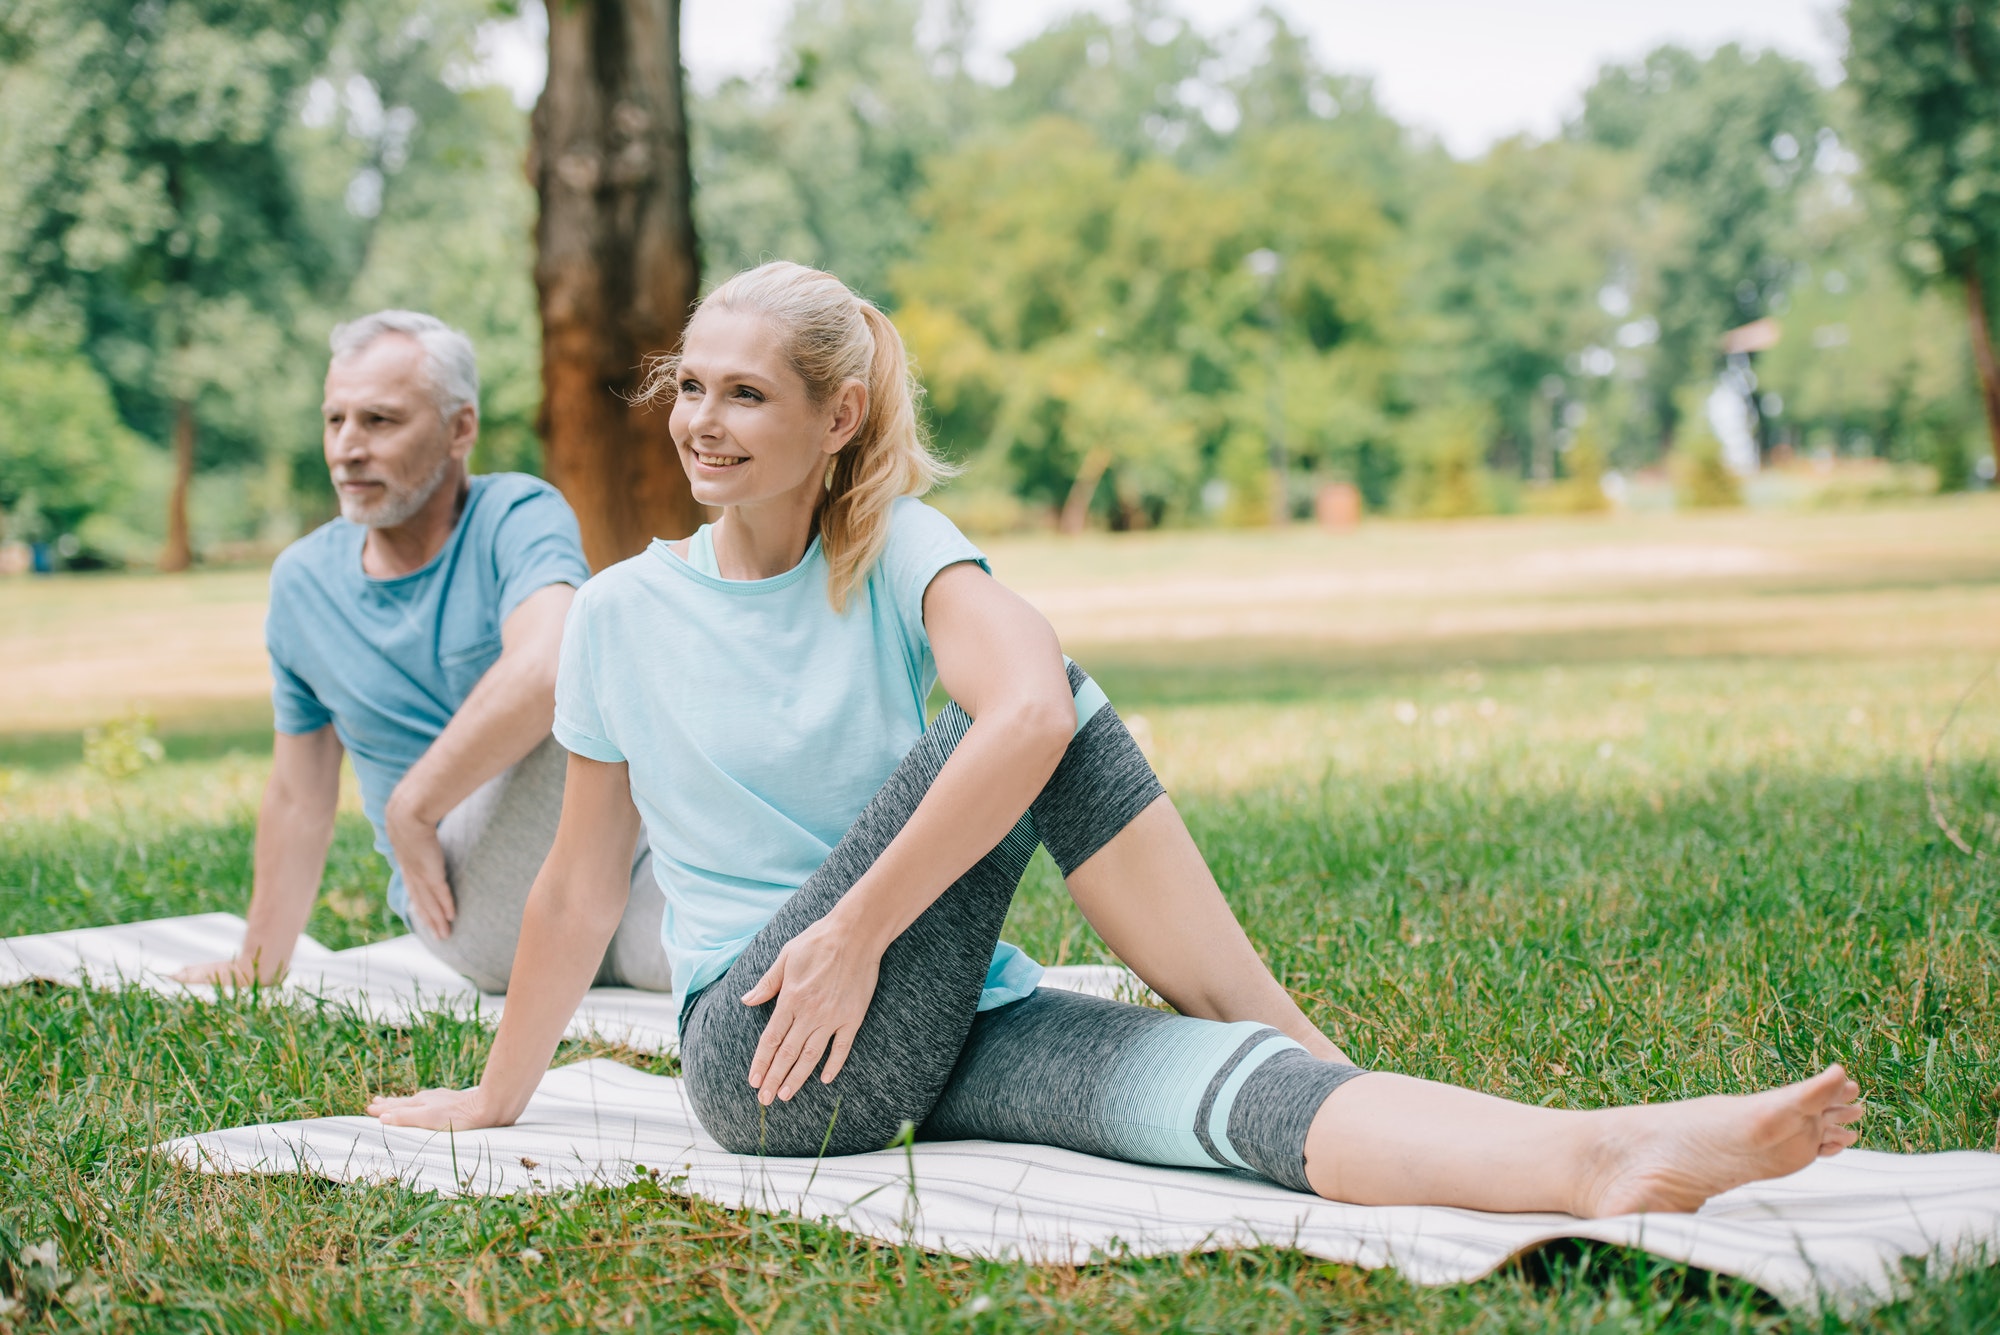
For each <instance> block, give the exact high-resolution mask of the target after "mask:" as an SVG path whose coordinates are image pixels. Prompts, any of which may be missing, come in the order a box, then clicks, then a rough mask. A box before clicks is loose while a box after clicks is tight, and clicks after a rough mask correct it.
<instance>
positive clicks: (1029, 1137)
mask: <svg viewBox="0 0 2000 1335" xmlns="http://www.w3.org/2000/svg"><path fill="white" fill-rule="evenodd" d="M1084 680H1085V678H1084V677H1083V674H1082V673H1081V672H1080V671H1078V670H1077V669H1075V668H1071V670H1070V684H1071V689H1072V690H1075V689H1078V688H1080V687H1081V685H1082V683H1083V682H1084ZM970 722H971V721H970V720H969V719H968V718H967V717H966V716H965V714H964V712H963V711H961V710H960V709H959V708H958V707H957V706H956V705H951V706H948V707H947V708H946V709H945V710H944V712H943V713H941V714H940V715H939V716H938V718H937V720H936V722H934V723H933V724H932V725H931V727H930V728H929V730H927V731H926V732H925V733H924V736H923V737H922V739H921V740H920V741H919V742H918V743H917V745H916V746H915V747H914V748H913V749H912V750H911V752H910V754H909V755H908V756H906V757H905V758H904V760H903V762H902V764H901V765H900V766H898V768H897V770H896V772H895V773H894V774H893V775H891V776H890V778H889V781H888V782H887V783H886V784H884V785H883V787H882V790H881V791H880V792H879V793H877V794H876V796H875V798H874V800H873V801H872V802H870V803H869V805H868V808H867V809H866V810H865V811H863V812H862V814H861V817H860V819H858V820H857V821H856V822H855V824H854V827H853V828H852V829H850V830H849V831H848V833H847V835H846V837H845V838H843V839H842V840H841V842H840V844H839V846H838V847H836V848H835V849H834V851H833V853H832V854H831V855H830V856H829V857H828V858H827V860H826V863H825V865H823V866H822V867H821V868H820V869H819V870H818V871H817V872H815V873H814V874H813V876H812V878H811V879H810V880H808V881H807V882H806V884H805V885H804V886H803V887H801V888H800V890H799V891H798V893H797V894H795V895H793V896H792V898H791V899H790V900H788V901H787V902H786V904H785V906H784V907H783V908H781V909H780V910H779V911H778V912H777V914H776V915H775V916H774V917H773V918H772V919H771V921H770V923H769V924H767V925H766V926H765V928H764V930H763V931H762V932H761V933H759V934H758V936H757V937H756V939H755V940H753V941H752V942H751V944H750V946H749V947H748V949H746V950H745V951H744V952H743V954H742V955H741V956H739V957H738V958H737V960H736V962H735V964H733V965H732V966H731V967H730V969H729V972H728V973H726V974H724V975H723V976H722V977H721V978H720V979H718V980H717V981H716V982H715V983H714V984H713V985H712V986H710V987H707V988H704V989H703V990H702V991H701V992H700V993H698V994H696V995H695V996H694V997H692V998H690V999H689V1001H688V1003H687V1008H686V1011H685V1012H684V1014H683V1015H682V1019H681V1064H682V1069H683V1071H684V1072H685V1075H686V1078H687V1088H688V1093H689V1096H690V1098H691V1100H692V1102H693V1104H694V1108H695V1112H696V1115H698V1116H699V1117H700V1118H701V1123H702V1126H703V1127H704V1128H706V1129H707V1131H708V1132H709V1134H710V1135H712V1136H714V1137H715V1138H716V1140H717V1141H718V1142H720V1143H721V1144H722V1145H723V1146H724V1147H725V1148H727V1149H730V1150H732V1151H735V1152H737V1153H740V1154H771V1155H784V1156H811V1155H816V1154H819V1153H821V1152H825V1153H830V1154H854V1153H859V1152H863V1151H867V1150H876V1149H881V1148H882V1147H883V1146H885V1145H887V1144H888V1143H889V1142H890V1141H892V1140H893V1139H895V1137H896V1136H897V1135H898V1134H899V1132H900V1130H901V1128H902V1126H903V1124H904V1123H906V1122H908V1123H910V1124H912V1125H915V1126H917V1127H918V1128H919V1135H921V1136H923V1137H925V1138H928V1139H940V1140H945V1139H992V1140H1011V1141H1024V1142H1032V1143H1038V1144H1048V1145H1057V1146H1062V1147H1064V1148H1067V1149H1075V1150H1082V1151H1084V1152H1086V1153H1091V1154H1101V1155H1108V1156H1111V1157H1114V1158H1122V1159H1130V1160H1134V1161H1137V1162H1142V1163H1160V1164H1176V1165H1183V1166H1187V1167H1203V1168H1237V1169H1249V1170H1251V1171H1254V1172H1257V1173H1261V1174H1262V1175H1264V1176H1265V1177H1268V1178H1270V1179H1272V1180H1273V1181H1276V1182H1280V1183H1283V1184H1284V1185H1286V1186H1289V1187H1293V1188H1295V1189H1297V1190H1300V1191H1305V1190H1310V1188H1309V1187H1308V1186H1307V1184H1306V1178H1305V1138H1306V1129H1307V1127H1308V1126H1309V1125H1310V1124H1311V1122H1312V1119H1313V1115H1314V1114H1315V1113H1317V1112H1318V1111H1319V1107H1320V1105H1321V1104H1322V1103H1323V1102H1325V1100H1326V1097H1327V1095H1328V1094H1330V1093H1332V1092H1333V1090H1334V1089H1336V1088H1338V1087H1339V1086H1340V1085H1341V1084H1343V1083H1345V1082H1346V1081H1347V1080H1349V1079H1351V1078H1352V1077H1354V1076H1356V1075H1359V1074H1360V1073H1361V1072H1360V1071H1359V1069H1358V1068H1356V1067H1352V1066H1344V1065H1339V1064H1336V1063H1330V1062H1321V1061H1318V1060H1316V1059H1314V1058H1312V1057H1311V1056H1309V1055H1307V1053H1306V1051H1305V1050H1304V1049H1303V1048H1301V1047H1300V1046H1299V1045H1298V1044H1297V1043H1296V1042H1294V1041H1293V1040H1291V1039H1289V1038H1286V1037H1285V1036H1283V1035H1282V1034H1280V1033H1279V1032H1278V1031H1277V1030H1275V1029H1272V1028H1270V1027H1269V1026H1266V1025H1260V1024H1254V1023H1237V1024H1222V1023H1219V1022H1216V1021H1212V1020H1197V1019H1191V1018H1188V1017H1184V1016H1178V1015H1171V1014H1168V1013H1166V1012H1163V1011H1157V1010H1152V1009H1149V1008H1147V1007H1143V1006H1133V1005H1127V1004H1125V1003H1123V1002H1115V1001H1105V1000H1101V999H1098V998H1094V997H1085V996H1081V995H1079V994H1076V993H1072V992H1063V991H1059V990H1057V989H1054V988H1040V989H1037V990H1036V991H1035V993H1034V994H1033V995H1031V996H1030V997H1028V998H1027V999H1026V1000H1023V1001H1017V1002H1013V1003H1011V1004H1009V1005H1005V1006H1001V1007H999V1008H997V1009H994V1010H989V1011H977V1007H978V1004H979V995H980V990H981V987H982V985H983V984H984V982H985V978H986V970H987V964H988V962H989V961H990V959H991V957H992V954H993V947H994V945H995V943H996V942H997V941H998V940H999V936H1000V928H1001V924H1002V923H1003V922H1004V921H1005V919H1006V917H1007V908H1008V905H1009V904H1010V903H1011V902H1012V900H1013V897H1014V890H1015V887H1016V886H1017V885H1018V884H1019V883H1020V879H1021V875H1022V873H1023V872H1024V871H1025V870H1026V869H1027V864H1028V859H1029V857H1030V856H1031V855H1032V854H1033V853H1034V850H1035V844H1036V841H1037V839H1038V838H1039V839H1040V841H1041V842H1042V843H1044V844H1046V845H1047V847H1048V849H1049V852H1050V854H1051V855H1052V856H1053V857H1054V858H1055V860H1056V863H1057V865H1058V866H1060V867H1061V868H1062V870H1063V873H1064V874H1065V875H1068V874H1069V873H1070V872H1072V871H1074V870H1075V869H1076V868H1077V867H1079V866H1081V865H1082V864H1083V863H1084V862H1085V861H1086V860H1088V859H1089V858H1090V856H1091V855H1092V854H1094V853H1096V852H1097V851H1098V850H1099V849H1100V848H1102V847H1103V846H1104V845H1105V844H1106V843H1108V842H1110V840H1111V839H1112V838H1113V837H1114V836H1115V835H1116V834H1117V833H1118V832H1119V831H1120V830H1122V829H1124V828H1125V826H1126V825H1127V824H1129V823H1130V822H1131V820H1132V818H1133V817H1135V816H1137V815H1138V814H1139V812H1141V811H1143V810H1144V809H1145V808H1146V807H1147V806H1148V805H1150V804H1151V803H1152V802H1153V801H1154V800H1155V799H1157V798H1158V797H1160V796H1161V795H1162V790H1161V788H1160V785H1159V781H1158V780H1157V779H1156V778H1155V777H1154V776H1153V771H1152V768H1151V767H1150V766H1149V765H1148V764H1147V763H1146V759H1145V757H1144V756H1143V755H1141V754H1140V752H1139V749H1138V747H1137V745H1135V744H1134V743H1133V741H1132V737H1131V734H1130V733H1128V732H1127V731H1126V730H1125V725H1124V723H1123V722H1122V721H1121V720H1120V719H1119V718H1118V715H1117V713H1116V712H1115V711H1114V710H1112V709H1111V708H1110V707H1109V706H1104V707H1101V708H1100V709H1099V710H1098V711H1097V713H1096V714H1095V715H1093V716H1092V717H1091V719H1090V721H1089V722H1088V723H1086V724H1085V725H1084V726H1083V727H1082V728H1080V729H1078V730H1077V734H1076V737H1075V738H1074V739H1073V740H1072V742H1071V743H1070V748H1069V751H1068V753H1067V754H1066V755H1065V756H1064V757H1063V760H1062V763H1061V764H1060V765H1059V766H1057V768H1056V772H1055V775H1054V776H1053V777H1052V778H1051V779H1050V780H1049V783H1048V786H1047V787H1045V788H1044V789H1043V790H1042V792H1041V794H1040V795H1039V796H1038V797H1037V798H1036V799H1035V801H1034V804H1033V805H1032V806H1031V807H1030V808H1029V810H1028V814H1027V815H1026V816H1024V817H1023V818H1022V820H1021V823H1020V824H1019V825H1017V826H1015V828H1014V829H1013V831H1012V832H1011V833H1009V834H1008V836H1007V838H1006V839H1004V840H1002V841H1001V843H1000V846H999V847H997V848H995V849H994V850H993V851H992V852H991V853H989V854H987V855H986V857H985V858H983V859H982V860H981V861H980V862H979V863H978V864H977V865H976V866H974V867H973V868H972V870H971V871H969V872H967V873H966V874H965V875H964V876H963V877H961V878H960V879H959V880H958V881H957V882H955V883H954V884H953V885H951V886H950V887H949V888H948V889H946V890H945V892H944V893H943V894H942V895H940V896H939V897H938V899H937V901H936V902H935V903H933V904H932V905H931V906H930V907H929V908H927V909H926V910H924V912H923V914H922V915H921V916H919V917H918V919H917V920H916V922H914V923H913V924H911V926H910V927H909V929H908V930H907V931H905V932H904V933H903V935H902V936H900V937H898V938H897V939H896V940H895V941H894V942H893V943H892V944H891V945H890V947H889V949H888V951H887V952H885V953H884V955H883V957H882V965H881V971H880V977H879V981H878V982H877V984H876V989H875V996H874V999H873V1001H871V1002H870V1004H869V1008H868V1015H867V1018H866V1019H865V1020H863V1021H862V1024H861V1029H860V1031H859V1032H858V1033H857V1034H856V1036H855V1042H854V1049H853V1051H852V1053H851V1054H850V1055H849V1056H848V1059H847V1064H846V1066H845V1067H844V1068H843V1069H842V1071H841V1073H840V1075H839V1076H838V1077H837V1078H836V1079H835V1080H834V1082H833V1083H832V1084H830V1085H827V1084H822V1083H821V1082H820V1081H819V1080H818V1079H817V1078H815V1079H811V1080H808V1081H807V1082H806V1083H805V1085H804V1086H803V1087H802V1088H800V1090H799V1091H798V1093H797V1094H795V1095H794V1096H793V1097H792V1098H791V1100H790V1101H788V1102H786V1101H780V1102H774V1103H772V1104H771V1105H770V1106H769V1107H768V1108H767V1107H764V1106H762V1105H760V1104H759V1103H758V1102H757V1097H756V1090H755V1089H754V1088H753V1087H752V1086H751V1085H750V1083H749V1078H748V1077H749V1071H750V1059H751V1056H752V1054H754V1052H755V1051H756V1048H757V1042H758V1039H759V1038H760V1036H761V1035H762V1033H763V1029H764V1025H765V1022H766V1021H767V1020H768V1019H769V1018H770V1015H771V1011H772V1009H773V1005H774V1004H775V1003H773V1004H767V1005H764V1006H758V1007H750V1006H745V1005H744V1004H743V1003H742V1001H741V1000H740V999H739V998H741V997H742V995H743V994H744V993H745V992H747V991H749V990H750V988H751V986H752V985H753V984H755V983H756V981H757V980H758V979H759V978H760V977H762V976H763V974H764V971H765V970H766V969H768V968H769V967H770V965H771V962H772V961H773V960H774V959H776V958H777V955H778V951H779V950H780V949H781V948H782V947H783V946H784V944H785V942H787V941H789V940H791V938H792V937H793V936H795V935H797V934H798V933H799V932H800V931H802V930H804V929H805V928H806V927H807V926H809V925H810V924H812V923H814V922H816V921H818V920H819V918H820V917H822V916H823V915H824V914H825V913H826V912H827V911H828V910H829V909H830V908H832V906H833V905H834V904H835V903H836V902H837V901H838V900H839V899H840V897H841V895H843V894H844V893H846V891H847V888H848V887H849V886H851V885H853V884H854V882H855V881H856V880H858V879H859V878H860V876H861V874H862V873H863V872H864V871H866V870H867V869H868V867H869V866H871V865H872V864H873V863H874V861H875V859H876V858H878V857H880V856H881V854H882V851H883V849H885V848H887V847H888V845H889V842H890V841H891V840H892V839H894V838H895V836H896V834H897V832H898V831H900V830H901V829H902V828H903V825H904V823H905V822H907V821H908V820H909V818H910V816H911V814H912V813H913V812H914V811H915V810H916V808H917V804H918V803H919V802H920V801H922V800H923V796H924V793H925V792H926V791H928V790H929V788H930V785H931V783H932V781H933V780H934V779H935V778H936V777H937V773H938V771H939V770H940V769H942V768H943V766H944V762H945V760H946V758H948V757H949V756H950V754H951V752H952V750H953V748H954V747H956V746H957V744H958V742H959V739H960V738H962V737H963V736H964V735H965V730H966V728H967V727H969V726H970ZM1134 893H1143V887H1134Z"/></svg>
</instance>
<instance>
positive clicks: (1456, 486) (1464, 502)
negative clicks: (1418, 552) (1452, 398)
mask: <svg viewBox="0 0 2000 1335" xmlns="http://www.w3.org/2000/svg"><path fill="white" fill-rule="evenodd" d="M1487 425H1488V423H1487V418H1486V414H1485V412H1484V411H1483V410H1481V409H1478V408H1473V407H1468V406H1451V407H1445V408H1430V409H1426V410H1424V411H1423V412H1420V413H1418V414H1416V415H1415V416H1414V417H1412V418H1410V419H1409V421H1408V422H1407V423H1406V424H1405V426H1404V429H1403V431H1402V433H1401V435H1402V445H1403V460H1404V463H1403V475H1402V477H1401V478H1400V479H1399V480H1398V481H1397V484H1396V509H1397V510H1398V511H1399V512H1401V513H1403V514H1407V515H1415V516H1417V517H1419V518H1422V519H1458V518H1461V517H1463V516H1466V515H1488V514H1493V513H1494V512H1495V511H1496V510H1497V509H1498V508H1499V506H1498V497H1497V492H1496V488H1495V486H1494V478H1493V475H1492V474H1491V473H1489V472H1488V471H1487V469H1486V438H1487V434H1488V433H1487Z"/></svg>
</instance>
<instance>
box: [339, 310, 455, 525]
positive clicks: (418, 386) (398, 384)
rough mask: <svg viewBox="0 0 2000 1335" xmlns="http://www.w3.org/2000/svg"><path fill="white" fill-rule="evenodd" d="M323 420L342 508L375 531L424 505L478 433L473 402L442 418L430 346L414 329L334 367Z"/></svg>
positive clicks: (402, 519) (388, 337) (380, 341)
mask: <svg viewBox="0 0 2000 1335" xmlns="http://www.w3.org/2000/svg"><path fill="white" fill-rule="evenodd" d="M320 420H321V423H322V425H323V427H324V431H325V444H326V466H327V468H328V470H329V471H331V473H332V474H333V487H334V491H335V492H337V493H338V494H339V496H340V513H341V514H342V515H343V516H344V517H346V518H347V519H349V520H352V521H353V522H354V523H357V524H365V525H367V526H368V527H370V528H394V527H395V526H396V525H398V524H401V523H404V522H405V521H407V520H408V519H409V518H410V517H411V516H412V515H414V514H416V513H417V511H419V510H421V509H423V507H424V503H425V502H426V501H428V500H430V498H431V497H432V496H433V495H434V494H436V492H437V489H438V487H439V486H441V485H442V484H443V483H444V480H445V479H446V477H448V476H449V475H450V473H451V471H452V464H453V463H454V462H456V461H462V460H463V459H464V458H465V457H466V455H467V454H468V453H469V452H470V451H471V449H472V442H473V440H474V439H475V437H476V436H477V434H478V414H477V413H475V412H474V411H473V409H471V408H470V407H466V408H461V409H459V411H458V412H457V413H456V414H455V415H454V416H453V418H452V419H451V420H450V421H445V420H444V419H442V418H440V417H439V415H438V410H437V401H436V400H435V399H434V398H432V397H431V391H430V386H429V384H428V383H427V382H426V380H425V378H424V350H423V347H422V345H421V344H419V343H418V342H417V341H416V340H415V339H414V338H411V337H410V336H409V335H407V334H384V335H382V336H381V337H380V338H378V339H376V340H375V341H374V342H372V343H370V344H369V345H368V346H367V347H365V348H363V349H362V350H361V351H360V352H358V353H355V354H354V355H352V356H349V357H343V358H340V359H338V360H336V361H335V362H334V363H333V365H332V366H330V367H328V368H327V372H326V400H325V402H324V404H323V405H322V406H321V408H320Z"/></svg>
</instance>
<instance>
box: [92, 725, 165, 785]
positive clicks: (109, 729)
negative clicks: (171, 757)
mask: <svg viewBox="0 0 2000 1335" xmlns="http://www.w3.org/2000/svg"><path fill="white" fill-rule="evenodd" d="M166 758H167V752H166V748H165V747H163V746H161V745H160V739H159V737H158V735H157V734H156V733H155V732H154V729H153V718H152V715H150V714H145V713H133V714H127V715H125V716H124V717H122V718H115V719H112V720H111V721H110V722H109V723H105V724H102V725H100V726H98V727H93V728H86V729H84V733H83V763H84V765H85V766H86V767H87V768H89V769H92V770H95V771H96V772H97V773H99V774H101V775H103V776H104V777H105V778H107V779H129V778H131V777H132V776H133V775H134V774H137V773H138V772H139V771H140V770H142V769H145V768H146V767H147V766H149V765H157V764H159V763H160V762H161V761H162V760H165V759H166Z"/></svg>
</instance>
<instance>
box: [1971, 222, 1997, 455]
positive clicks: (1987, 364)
mask: <svg viewBox="0 0 2000 1335" xmlns="http://www.w3.org/2000/svg"><path fill="white" fill-rule="evenodd" d="M1965 304H1966V305H1967V306H1968V307H1969V308H1970V314H1971V317H1972V360H1973V363H1974V365H1976V366H1977V367H1978V368H1979V396H1980V397H1981V398H1982V399H1984V400H1985V401H1986V434H1987V437H1988V439H1989V441H1990V442H1991V445H1992V448H1993V462H1994V465H1995V467H1996V468H2000V363H1996V362H1995V361H1994V359H1993V326H1992V325H1990V324H1989V323H1987V319H1986V291H1985V287H1984V285H1983V284H1982V283H1981V281H1980V277H1979V259H1978V257H1977V256H1971V257H1969V258H1968V259H1967V260H1966V264H1965Z"/></svg>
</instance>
